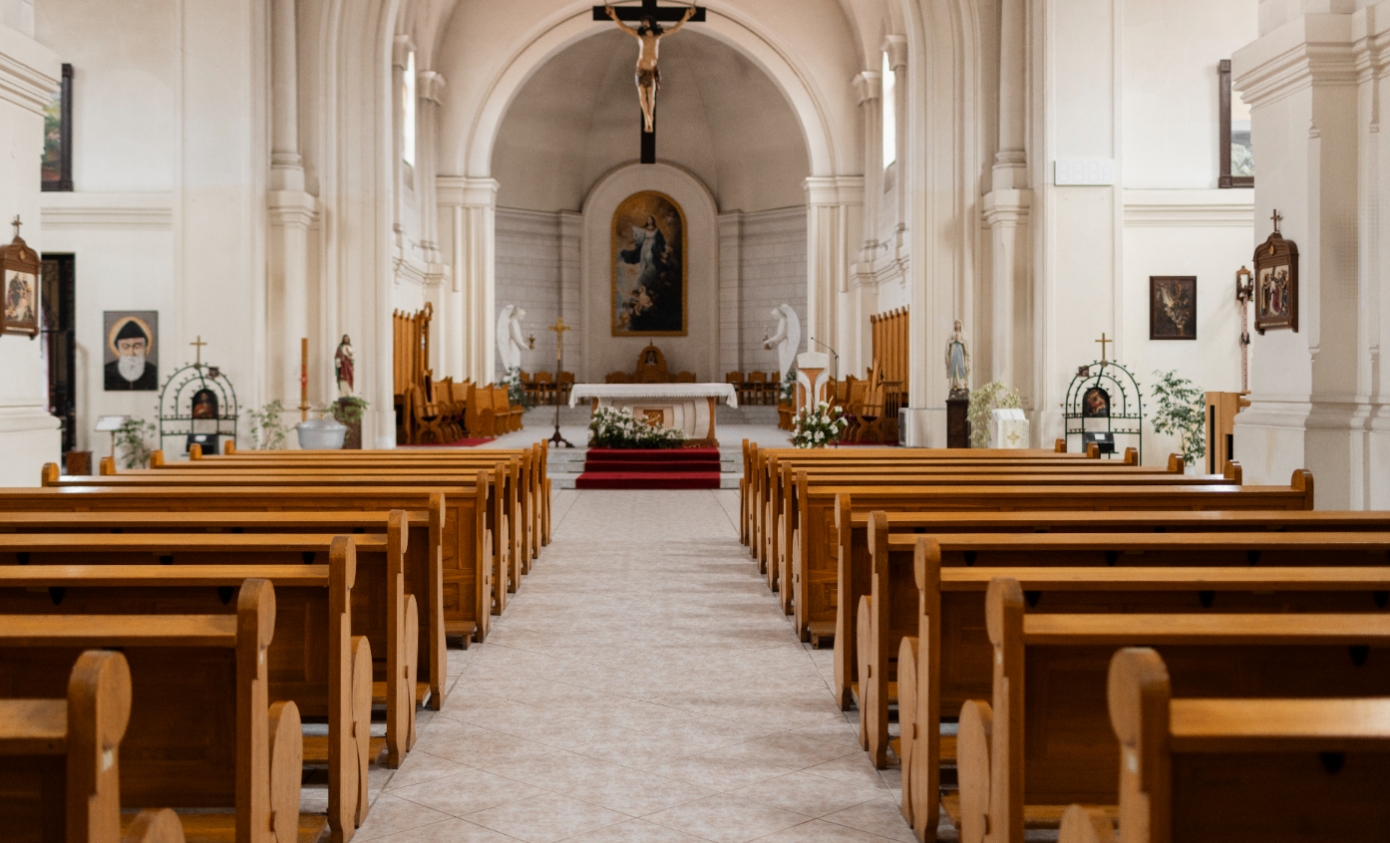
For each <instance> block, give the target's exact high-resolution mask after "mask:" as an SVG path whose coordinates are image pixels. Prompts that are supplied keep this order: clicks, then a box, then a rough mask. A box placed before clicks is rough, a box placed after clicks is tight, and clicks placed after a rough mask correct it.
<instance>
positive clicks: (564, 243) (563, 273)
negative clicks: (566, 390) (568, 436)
mask: <svg viewBox="0 0 1390 843" xmlns="http://www.w3.org/2000/svg"><path fill="white" fill-rule="evenodd" d="M583 236H584V215H583V214H579V213H575V212H574V211H561V212H560V289H559V295H560V315H561V316H563V317H564V318H565V324H566V325H573V326H576V327H577V326H578V325H579V323H580V320H581V319H583V301H582V296H583V275H584V267H583V265H582V264H581V262H580V243H581V241H582V239H583ZM546 333H547V334H550V335H551V336H554V334H553V332H551V331H546ZM537 336H539V334H538V335H537ZM583 367H584V354H583V344H582V343H580V342H579V332H578V331H571V332H570V333H569V334H568V335H567V338H566V341H565V371H567V372H574V373H575V376H576V379H577V378H578V373H579V372H582V371H584V368H583Z"/></svg>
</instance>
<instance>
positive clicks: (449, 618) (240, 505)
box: [0, 481, 500, 641]
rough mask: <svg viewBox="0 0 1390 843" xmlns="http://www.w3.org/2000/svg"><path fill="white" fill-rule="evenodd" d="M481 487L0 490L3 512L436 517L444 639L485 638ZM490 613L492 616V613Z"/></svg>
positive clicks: (488, 604)
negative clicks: (421, 513) (398, 513)
mask: <svg viewBox="0 0 1390 843" xmlns="http://www.w3.org/2000/svg"><path fill="white" fill-rule="evenodd" d="M487 490H488V486H487V484H486V482H481V481H480V482H478V483H476V484H475V485H472V486H464V487H458V488H445V489H415V488H411V487H403V486H382V487H352V488H342V487H338V486H306V487H292V486H260V487H256V486H178V487H163V486H144V487H141V486H134V487H126V488H112V487H105V486H87V487H68V488H41V489H10V488H5V489H0V513H6V512H36V511H38V512H151V511H153V512H214V511H218V512H319V511H323V510H330V511H340V512H348V511H355V512H378V513H386V512H390V511H391V510H395V509H402V510H419V509H423V510H427V511H430V512H439V513H441V516H442V520H441V526H440V539H439V542H438V543H437V545H436V543H435V542H433V541H431V542H430V545H431V546H438V547H439V549H440V554H441V556H442V559H441V561H440V567H441V569H442V575H441V578H442V583H441V585H440V591H441V599H440V600H439V601H438V602H435V601H433V600H431V604H432V605H437V606H440V607H441V612H442V615H443V618H444V626H445V630H446V631H447V633H448V634H449V635H461V636H470V635H472V636H475V638H476V640H478V641H482V640H483V639H485V638H486V637H487V631H488V626H489V619H490V615H491V614H492V613H495V612H496V611H500V610H498V609H497V607H496V600H495V598H496V592H497V591H498V589H495V588H494V587H493V584H492V576H493V571H494V565H493V564H492V563H495V561H496V557H495V554H493V553H492V548H491V541H492V535H491V533H490V531H489V530H488V527H487V523H488V522H487V518H488V515H489V513H488V509H487V502H488V499H487ZM490 609H491V611H490Z"/></svg>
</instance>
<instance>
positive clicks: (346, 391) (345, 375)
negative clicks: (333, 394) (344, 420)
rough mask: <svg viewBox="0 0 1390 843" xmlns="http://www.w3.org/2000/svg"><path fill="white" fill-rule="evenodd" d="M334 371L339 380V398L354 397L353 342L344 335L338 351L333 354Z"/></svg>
mask: <svg viewBox="0 0 1390 843" xmlns="http://www.w3.org/2000/svg"><path fill="white" fill-rule="evenodd" d="M333 371H334V372H335V373H336V375H337V378H338V397H339V398H351V397H352V340H350V339H348V335H347V334H343V341H342V342H340V343H338V350H337V351H335V352H333Z"/></svg>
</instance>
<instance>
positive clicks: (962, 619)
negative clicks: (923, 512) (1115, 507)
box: [898, 540, 1390, 840]
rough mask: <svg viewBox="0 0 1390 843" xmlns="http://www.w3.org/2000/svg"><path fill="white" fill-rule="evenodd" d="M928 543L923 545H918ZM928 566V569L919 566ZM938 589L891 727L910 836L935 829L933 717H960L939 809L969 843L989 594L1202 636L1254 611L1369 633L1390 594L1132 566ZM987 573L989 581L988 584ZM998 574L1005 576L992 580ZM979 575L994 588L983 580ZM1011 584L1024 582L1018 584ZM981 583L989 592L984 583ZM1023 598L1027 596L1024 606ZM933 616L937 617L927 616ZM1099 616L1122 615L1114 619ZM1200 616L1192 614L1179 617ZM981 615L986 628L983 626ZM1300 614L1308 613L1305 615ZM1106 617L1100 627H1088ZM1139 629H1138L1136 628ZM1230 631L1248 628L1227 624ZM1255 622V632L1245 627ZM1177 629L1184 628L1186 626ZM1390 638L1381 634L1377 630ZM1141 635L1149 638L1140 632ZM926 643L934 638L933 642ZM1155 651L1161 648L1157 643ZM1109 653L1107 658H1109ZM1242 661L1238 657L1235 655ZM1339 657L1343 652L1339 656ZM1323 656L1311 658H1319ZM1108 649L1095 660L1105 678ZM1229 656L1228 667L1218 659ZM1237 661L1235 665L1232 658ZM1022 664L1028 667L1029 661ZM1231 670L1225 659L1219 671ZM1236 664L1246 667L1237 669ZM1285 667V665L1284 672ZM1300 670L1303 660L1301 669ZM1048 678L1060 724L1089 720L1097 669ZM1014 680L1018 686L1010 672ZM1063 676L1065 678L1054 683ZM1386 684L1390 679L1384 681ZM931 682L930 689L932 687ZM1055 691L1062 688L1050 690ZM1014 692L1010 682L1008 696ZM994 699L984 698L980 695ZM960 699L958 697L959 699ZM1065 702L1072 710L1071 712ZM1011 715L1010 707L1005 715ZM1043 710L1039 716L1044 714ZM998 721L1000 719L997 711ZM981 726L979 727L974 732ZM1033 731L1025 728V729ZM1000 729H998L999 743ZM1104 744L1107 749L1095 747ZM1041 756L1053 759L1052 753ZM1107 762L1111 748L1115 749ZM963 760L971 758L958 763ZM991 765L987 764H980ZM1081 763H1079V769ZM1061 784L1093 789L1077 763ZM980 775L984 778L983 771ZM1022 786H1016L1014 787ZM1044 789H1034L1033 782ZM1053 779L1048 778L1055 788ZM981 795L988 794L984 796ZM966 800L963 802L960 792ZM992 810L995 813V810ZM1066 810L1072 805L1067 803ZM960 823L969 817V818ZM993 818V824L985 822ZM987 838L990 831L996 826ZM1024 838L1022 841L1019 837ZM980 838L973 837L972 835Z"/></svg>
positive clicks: (992, 681)
mask: <svg viewBox="0 0 1390 843" xmlns="http://www.w3.org/2000/svg"><path fill="white" fill-rule="evenodd" d="M927 541H929V540H923V543H924V544H926V543H927ZM923 568H927V566H923ZM935 572H937V575H938V576H937V579H935V580H934V581H933V580H931V569H930V568H927V569H926V570H923V576H924V577H926V580H924V584H926V588H924V590H923V597H922V608H920V615H922V620H920V623H919V625H920V629H923V633H922V636H920V637H919V639H905V640H903V643H902V645H901V648H899V665H898V666H899V686H898V687H899V693H902V694H905V696H903V697H901V698H899V715H901V716H899V725H901V728H902V730H903V736H906V739H908V740H903V741H902V744H903V746H902V754H903V757H905V758H910V761H909V762H906V773H905V782H906V783H905V786H903V794H905V796H903V808H905V814H908V815H910V817H913V819H915V821H916V825H917V826H919V828H934V822H935V815H937V814H935V811H937V804H935V796H934V794H935V785H937V782H938V780H940V778H938V776H940V769H941V766H940V765H941V762H942V761H947V760H948V758H947V755H948V753H947V750H948V748H949V747H947V741H945V739H940V737H935V736H937V734H938V732H933V729H934V728H935V729H938V728H940V719H941V718H940V711H942V709H949V711H955V709H956V708H958V704H959V711H960V712H962V714H960V723H959V737H958V739H956V740H958V743H956V747H955V750H956V751H955V755H956V762H958V772H959V780H960V800H959V803H955V801H954V800H947V807H948V810H952V807H954V805H955V804H959V805H960V807H959V810H958V811H955V812H954V817H955V818H956V819H958V822H959V824H963V825H960V826H959V828H962V840H963V839H966V835H967V830H966V826H967V828H969V829H970V833H976V832H977V830H979V826H977V824H976V821H977V819H979V817H977V815H976V814H973V812H972V811H974V807H977V805H980V804H984V803H980V801H979V800H980V793H981V790H980V787H979V783H980V780H981V776H983V778H984V779H986V780H987V782H988V780H992V776H991V775H990V771H991V769H995V768H981V766H980V765H979V764H977V762H979V761H980V755H979V750H980V739H981V737H980V736H981V728H983V729H986V730H987V729H988V728H990V722H994V721H990V715H991V712H990V705H988V704H987V702H983V701H980V700H974V701H970V700H969V698H970V697H986V698H988V697H990V696H992V694H994V693H995V690H997V689H998V687H1001V686H999V684H998V677H999V672H998V669H999V665H998V664H997V661H995V659H997V658H998V657H999V654H1001V651H999V650H998V647H997V643H998V640H999V639H998V634H997V633H998V626H997V625H995V623H994V619H995V609H992V608H988V607H991V605H992V601H994V600H995V598H994V597H992V594H994V591H995V590H997V588H998V587H999V584H1001V583H1017V584H1020V591H1019V601H1020V602H1029V604H1030V605H1031V607H1036V613H1037V619H1038V620H1037V623H1038V625H1045V623H1048V620H1045V619H1048V618H1074V619H1080V620H1079V622H1077V623H1080V625H1083V626H1084V625H1086V623H1091V622H1093V620H1094V622H1095V623H1102V625H1104V623H1111V625H1112V626H1115V627H1116V629H1122V630H1123V629H1129V627H1126V626H1123V625H1125V623H1127V622H1129V620H1130V619H1138V620H1136V622H1143V623H1148V625H1150V626H1148V627H1143V629H1145V630H1151V627H1152V629H1165V627H1166V626H1165V625H1166V623H1168V622H1166V620H1163V618H1177V619H1183V618H1187V619H1188V620H1190V623H1188V620H1173V623H1179V625H1180V623H1188V626H1190V627H1191V629H1205V627H1202V626H1201V623H1208V622H1211V623H1215V622H1218V620H1219V619H1232V618H1240V616H1257V615H1258V613H1261V612H1265V613H1268V612H1277V613H1282V616H1286V618H1298V615H1291V613H1289V612H1293V611H1305V612H1337V615H1332V618H1339V619H1343V620H1346V625H1344V626H1341V627H1339V629H1343V630H1346V629H1350V627H1357V626H1358V625H1359V626H1364V627H1368V629H1369V627H1371V626H1372V625H1373V623H1380V622H1390V616H1386V613H1384V605H1386V600H1384V597H1386V595H1384V591H1386V587H1387V586H1390V569H1386V568H1383V566H1376V568H1371V566H1368V568H1268V569H1266V568H1254V569H1251V568H1237V566H1232V568H1205V566H1200V568H1179V569H1175V568H1134V569H1123V568H1116V569H1109V568H1095V569H1079V568H1031V569H1030V568H995V569H952V568H947V569H941V568H937V569H935ZM991 575H994V576H992V577H991ZM998 575H1004V576H1002V577H1001V576H998ZM987 577H991V579H988V580H987ZM1017 577H1023V579H1022V580H1020V579H1017ZM987 581H988V584H987ZM981 584H984V587H986V590H987V591H988V594H990V595H986V597H983V598H981V591H980V587H981ZM1022 588H1027V595H1026V597H1024V595H1023V594H1024V593H1023V591H1022ZM933 609H935V611H933ZM1105 612H1126V613H1123V615H1115V613H1105ZM1191 612H1201V615H1188V613H1191ZM1348 612H1355V613H1361V615H1365V618H1359V619H1357V618H1348V616H1347V613H1348ZM981 615H984V618H981ZM1304 616H1309V615H1304ZM1095 619H1109V620H1095ZM1145 619H1147V620H1145ZM1233 623H1247V622H1245V620H1234V622H1233ZM1250 623H1254V622H1250ZM981 626H984V627H986V629H987V633H986V634H987V636H988V639H987V640H986V641H984V643H983V645H981V643H980V641H979V637H980V634H981V632H983V630H981ZM1184 629H1186V627H1184ZM1386 629H1387V630H1390V626H1387V627H1386ZM1145 634H1148V633H1145ZM933 636H934V639H933ZM933 640H934V641H935V644H934V645H931V647H930V648H929V650H927V651H924V650H923V648H924V644H923V641H929V643H930V641H933ZM1151 640H1155V641H1156V643H1161V641H1158V640H1156V639H1151ZM1191 644H1193V645H1204V647H1207V645H1211V644H1212V640H1195V639H1194V640H1193V641H1191ZM1111 650H1113V648H1111ZM1243 652H1244V651H1243ZM1343 652H1346V651H1344V650H1343ZM1326 654H1327V651H1326V650H1323V651H1320V652H1319V657H1318V658H1322V659H1326ZM1013 655H1015V652H1013V651H1011V654H1009V655H1006V657H1004V658H1005V661H1008V662H1009V665H1013V661H1012V658H1013ZM1073 655H1074V654H1073ZM1105 658H1108V651H1105V652H1101V659H1099V665H1101V668H1102V672H1104V662H1105ZM1226 658H1227V659H1229V658H1230V652H1227V654H1226ZM1241 659H1244V657H1241ZM1029 664H1031V661H1030V662H1029ZM1230 664H1233V662H1229V661H1227V664H1226V665H1225V666H1223V671H1225V669H1226V668H1229V665H1230ZM1241 664H1244V661H1241ZM1290 664H1291V662H1290ZM1300 664H1305V662H1300ZM1049 665H1051V666H1049V668H1048V669H1045V671H1041V672H1037V673H1036V676H1040V677H1044V679H1048V677H1055V679H1056V682H1051V683H1048V682H1038V687H1037V689H1034V690H1037V691H1038V693H1054V694H1056V693H1062V691H1061V690H1059V689H1061V684H1066V686H1068V689H1069V690H1066V691H1065V694H1066V696H1068V700H1066V705H1069V708H1068V715H1066V716H1069V718H1070V716H1072V714H1074V712H1086V711H1087V705H1090V700H1091V697H1087V696H1086V694H1087V693H1088V691H1087V689H1088V687H1090V686H1086V684H1083V683H1080V682H1079V680H1080V679H1084V676H1087V673H1086V671H1090V669H1091V668H1094V664H1093V662H1088V661H1084V659H1081V661H1076V659H1072V661H1066V659H1063V661H1058V662H1049ZM1011 675H1012V676H1015V677H1017V676H1020V673H1017V671H1015V672H1013V673H1011ZM1063 677H1065V679H1063ZM1386 679H1387V682H1390V676H1387V677H1386ZM933 680H934V682H933ZM1059 683H1061V684H1059ZM1017 687H1022V684H1020V683H1019V682H1015V689H1017ZM987 689H991V690H987ZM960 697H966V700H965V701H962V700H960ZM1073 702H1074V704H1073ZM1006 709H1008V711H1019V709H1017V707H1013V708H1006ZM1041 711H1042V708H1040V709H1038V712H1041ZM995 712H997V711H995ZM981 723H983V726H981ZM1029 723H1030V730H1031V729H1033V726H1031V723H1033V719H1031V715H1030V719H1029ZM1068 729H1070V732H1077V730H1080V729H1083V726H1081V725H1079V723H1077V722H1070V725H1069V726H1068ZM1001 732H1002V729H995V737H999V733H1001ZM1030 733H1031V734H1034V739H1037V740H1038V741H1041V743H1040V746H1041V744H1042V743H1045V744H1048V746H1051V744H1055V743H1056V741H1058V740H1059V739H1058V737H1052V739H1048V737H1047V734H1048V733H1047V732H1044V730H1041V729H1040V730H1037V732H1030ZM1101 743H1108V741H1104V740H1102V741H1101ZM1049 751H1058V750H1056V748H1055V747H1054V748H1052V750H1049ZM1112 754H1113V747H1112ZM967 757H969V758H967ZM986 758H988V755H986ZM1083 765H1084V762H1083ZM1066 769H1068V771H1069V772H1068V773H1066V776H1069V779H1068V780H1074V782H1094V776H1093V775H1090V773H1084V775H1083V773H1079V772H1076V765H1068V768H1066ZM981 771H983V772H981ZM1020 780H1022V779H1020ZM1038 780H1040V782H1041V780H1042V779H1038ZM1052 780H1054V782H1055V780H1056V779H1052ZM987 792H988V786H987V787H986V790H984V793H987ZM967 793H969V794H970V797H969V798H967V796H966V794H967ZM986 801H987V803H988V805H990V807H998V805H1001V804H1004V803H998V804H995V803H992V801H988V800H986ZM1066 801H1070V800H1066ZM966 815H969V817H966ZM1058 817H1059V810H1058V808H1056V807H1054V808H1040V810H1037V811H1034V812H1033V814H1031V822H1034V824H1036V825H1044V826H1047V825H1049V824H1051V825H1052V826H1055V824H1056V819H1058ZM997 819H998V818H994V817H991V822H995V821H997ZM995 828H999V826H997V825H995ZM1020 837H1022V832H1020ZM972 839H977V837H972Z"/></svg>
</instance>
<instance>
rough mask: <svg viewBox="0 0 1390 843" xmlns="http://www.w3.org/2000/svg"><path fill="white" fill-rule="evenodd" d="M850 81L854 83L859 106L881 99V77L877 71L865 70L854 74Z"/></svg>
mask: <svg viewBox="0 0 1390 843" xmlns="http://www.w3.org/2000/svg"><path fill="white" fill-rule="evenodd" d="M851 81H852V82H853V83H854V92H855V93H856V94H858V95H859V104H860V105H863V104H864V103H866V102H869V101H870V100H876V99H881V98H882V97H883V76H882V74H880V73H879V72H878V71H875V70H866V71H864V72H863V73H859V74H856V75H855V77H854V79H853V80H851Z"/></svg>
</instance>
